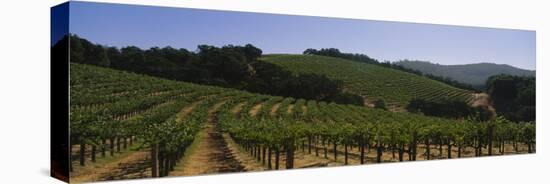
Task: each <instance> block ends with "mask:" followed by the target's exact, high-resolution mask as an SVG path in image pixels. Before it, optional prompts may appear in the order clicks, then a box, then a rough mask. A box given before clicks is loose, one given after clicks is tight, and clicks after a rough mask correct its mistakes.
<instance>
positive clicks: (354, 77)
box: [262, 54, 472, 107]
mask: <svg viewBox="0 0 550 184" xmlns="http://www.w3.org/2000/svg"><path fill="white" fill-rule="evenodd" d="M262 60H265V61H268V62H271V63H274V64H277V65H279V66H282V67H283V68H285V69H287V70H290V71H292V72H295V73H317V74H324V75H327V76H328V77H329V78H332V79H338V80H341V81H343V82H344V87H345V88H346V90H349V91H351V92H353V93H355V94H359V95H361V96H363V97H366V98H367V100H370V101H374V100H378V99H382V100H385V101H386V102H388V104H390V105H393V106H398V107H403V106H405V105H406V104H407V103H408V102H409V101H410V100H411V99H413V98H421V99H427V100H432V101H438V100H442V99H445V100H449V99H458V100H464V101H469V100H470V98H471V94H472V92H471V91H467V90H463V89H459V88H455V87H452V86H449V85H447V84H444V83H441V82H438V81H434V80H431V79H429V78H427V77H422V76H418V75H415V74H411V73H407V72H403V71H399V70H394V69H390V68H384V67H381V66H376V65H372V64H365V63H358V62H353V61H349V60H346V59H341V58H335V57H326V56H316V55H283V54H277V55H267V56H263V57H262Z"/></svg>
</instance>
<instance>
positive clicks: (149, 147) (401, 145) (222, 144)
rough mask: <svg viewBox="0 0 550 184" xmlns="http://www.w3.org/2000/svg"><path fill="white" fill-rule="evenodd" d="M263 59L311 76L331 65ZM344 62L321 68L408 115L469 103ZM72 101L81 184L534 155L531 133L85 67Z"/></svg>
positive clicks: (457, 93)
mask: <svg viewBox="0 0 550 184" xmlns="http://www.w3.org/2000/svg"><path fill="white" fill-rule="evenodd" d="M264 59H265V60H268V61H272V62H274V63H277V64H280V65H282V66H285V67H287V68H289V69H291V70H294V71H299V70H310V71H313V70H322V68H319V67H317V66H318V64H316V63H317V62H322V61H321V60H322V59H329V58H326V57H320V56H290V55H289V56H268V57H265V58H264ZM330 59H332V60H337V59H335V58H330ZM279 60H288V62H282V61H279ZM295 60H299V62H298V61H295ZM339 62H347V61H328V63H334V64H335V65H334V66H330V67H323V68H331V69H334V71H335V72H346V73H348V74H351V75H355V76H354V77H353V78H342V80H344V82H349V83H352V84H354V85H351V86H352V88H351V89H350V90H354V91H357V92H361V93H362V94H364V95H366V96H368V97H373V98H388V99H391V100H392V102H395V103H400V104H401V103H405V102H406V101H408V100H409V99H411V98H413V97H415V96H420V95H422V97H431V98H444V97H453V98H461V99H465V100H466V99H467V98H469V92H468V91H465V90H460V89H457V88H453V87H450V86H448V85H445V84H442V83H438V82H434V81H430V80H422V78H420V77H417V76H412V75H411V76H403V75H406V74H398V73H397V72H395V73H392V71H390V70H387V69H379V68H377V67H376V66H367V65H366V64H360V63H349V64H346V65H338V63H339ZM301 63H307V67H303V66H301V65H300V64H301ZM348 65H349V67H347V68H346V67H344V66H348ZM363 65H364V66H363ZM352 69H354V70H357V71H352ZM361 70H367V71H369V72H363V71H361ZM299 72H307V71H299ZM326 74H327V75H336V74H335V73H326ZM382 74H384V75H382ZM366 76H368V77H369V78H371V79H372V80H370V81H368V82H367V83H365V84H359V80H354V79H361V78H365V77H366ZM404 80H406V81H404ZM388 81H392V82H391V83H390V82H388ZM411 81H412V82H411ZM355 83H357V84H355ZM406 84H410V85H406ZM359 86H364V88H361V87H359ZM372 88H383V89H387V90H385V91H382V92H379V93H374V92H370V91H371V89H372ZM374 91H376V90H374ZM70 97H71V103H70V127H71V131H70V138H71V145H70V147H71V153H72V156H71V160H72V161H71V182H73V181H76V182H82V181H98V180H112V179H126V178H145V177H163V176H169V175H171V176H173V175H196V174H207V173H216V172H240V171H251V170H268V169H291V168H306V167H322V166H334V165H348V164H371V163H382V162H399V161H414V160H432V159H447V158H461V157H476V156H486V155H500V154H516V153H525V152H528V153H532V152H535V150H534V149H535V125H534V124H533V123H513V122H509V121H507V120H505V119H502V118H496V119H494V120H491V121H487V122H476V121H475V120H451V119H443V118H434V117H427V116H421V115H415V114H409V113H393V112H388V111H383V110H378V109H374V108H368V107H360V106H353V105H338V104H334V103H327V102H317V101H312V100H309V101H306V100H303V99H293V98H284V97H279V96H267V95H259V94H253V93H249V92H244V91H239V90H234V89H227V88H220V87H212V86H204V85H197V84H192V83H186V82H176V81H170V80H165V79H160V78H155V77H149V76H145V75H138V74H133V73H128V72H122V71H117V70H112V69H107V68H101V67H95V66H90V65H84V64H76V63H71V64H70ZM207 153H208V154H207ZM218 156H219V157H223V158H226V159H219V158H218ZM203 157H206V158H210V157H212V159H209V161H208V163H205V164H204V165H205V166H204V167H211V168H214V169H213V170H210V171H208V172H203V171H201V170H200V168H196V167H194V163H193V159H189V158H203ZM186 158H187V159H186Z"/></svg>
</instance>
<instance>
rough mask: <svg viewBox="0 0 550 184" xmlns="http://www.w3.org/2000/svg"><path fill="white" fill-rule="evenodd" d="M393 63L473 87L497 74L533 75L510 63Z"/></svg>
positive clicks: (530, 71)
mask: <svg viewBox="0 0 550 184" xmlns="http://www.w3.org/2000/svg"><path fill="white" fill-rule="evenodd" d="M395 64H398V65H401V66H403V67H405V68H409V69H414V70H418V71H421V72H422V73H425V74H432V75H436V76H442V77H449V78H451V79H454V80H457V81H459V82H462V83H466V84H471V85H473V86H474V87H478V88H480V87H481V88H482V87H483V86H485V82H486V80H487V78H489V77H490V76H493V75H498V74H508V75H518V76H535V71H532V70H524V69H520V68H516V67H513V66H510V65H504V64H494V63H476V64H465V65H440V64H434V63H430V62H426V61H409V60H405V61H399V62H395Z"/></svg>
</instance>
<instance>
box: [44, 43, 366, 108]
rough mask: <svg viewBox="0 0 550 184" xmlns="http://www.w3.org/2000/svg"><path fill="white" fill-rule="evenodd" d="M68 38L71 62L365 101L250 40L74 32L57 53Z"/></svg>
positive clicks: (302, 95)
mask: <svg viewBox="0 0 550 184" xmlns="http://www.w3.org/2000/svg"><path fill="white" fill-rule="evenodd" d="M67 40H70V42H71V49H70V52H71V53H70V61H71V63H83V64H91V65H97V66H103V67H110V68H114V69H118V70H125V71H130V72H135V73H140V74H146V75H151V76H156V77H162V78H166V79H171V80H179V81H187V82H193V83H199V84H207V85H216V86H221V87H228V88H236V89H241V90H247V91H250V92H255V93H262V94H270V95H280V96H289V97H294V98H304V99H312V100H322V101H331V102H337V103H345V104H357V105H362V99H360V97H359V96H357V95H353V94H351V93H344V92H343V89H342V83H341V82H340V81H337V80H332V79H329V78H327V77H326V76H324V75H319V74H300V75H294V74H292V73H291V72H288V71H286V70H284V69H283V68H281V67H279V66H277V65H274V64H271V63H267V62H263V61H259V60H258V59H257V58H259V57H260V56H261V55H262V50H261V49H259V48H256V47H254V46H253V45H251V44H247V45H245V46H235V45H226V46H223V47H221V48H220V47H214V46H210V45H199V46H198V47H197V51H196V52H190V51H187V50H186V49H174V48H171V47H164V48H158V47H152V48H149V49H147V50H142V49H140V48H138V47H135V46H127V47H123V48H120V49H118V48H115V47H104V46H101V45H96V44H93V43H91V42H89V41H88V40H86V39H83V38H80V37H78V36H77V35H70V36H67V37H65V39H64V40H62V41H60V42H58V44H56V45H54V47H53V48H52V53H53V54H57V53H59V54H63V52H62V51H63V49H66V47H67V44H68V41H67ZM73 47H74V48H73Z"/></svg>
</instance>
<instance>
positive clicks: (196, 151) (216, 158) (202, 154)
mask: <svg viewBox="0 0 550 184" xmlns="http://www.w3.org/2000/svg"><path fill="white" fill-rule="evenodd" d="M223 104H224V102H221V103H218V104H216V105H214V106H213V107H212V108H211V109H210V110H209V112H208V120H207V122H206V125H205V128H204V130H203V132H201V134H202V135H201V136H199V138H198V139H197V140H196V141H197V142H195V143H193V144H195V145H192V146H193V150H191V151H190V152H189V153H188V156H186V158H184V159H183V160H182V162H181V163H179V164H178V165H180V167H177V168H176V169H175V170H174V171H173V172H171V173H170V175H171V176H189V175H202V174H213V173H227V172H243V171H246V170H245V169H244V166H242V165H241V163H240V162H239V161H237V159H236V158H235V156H234V155H233V154H232V151H231V150H230V148H229V147H228V145H227V143H226V141H225V140H224V138H223V136H222V133H221V132H220V131H219V130H218V129H217V128H216V125H215V124H216V122H217V121H218V120H217V117H216V113H217V111H218V109H219V108H220V107H221V106H222V105H223Z"/></svg>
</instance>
